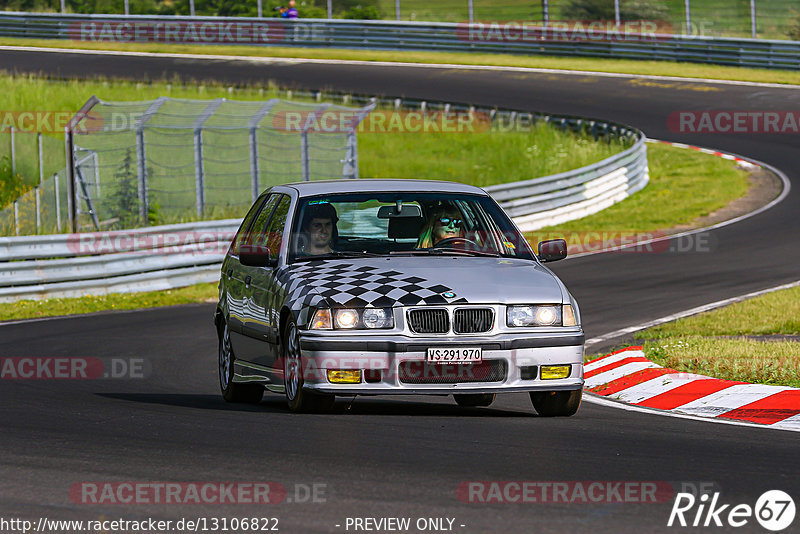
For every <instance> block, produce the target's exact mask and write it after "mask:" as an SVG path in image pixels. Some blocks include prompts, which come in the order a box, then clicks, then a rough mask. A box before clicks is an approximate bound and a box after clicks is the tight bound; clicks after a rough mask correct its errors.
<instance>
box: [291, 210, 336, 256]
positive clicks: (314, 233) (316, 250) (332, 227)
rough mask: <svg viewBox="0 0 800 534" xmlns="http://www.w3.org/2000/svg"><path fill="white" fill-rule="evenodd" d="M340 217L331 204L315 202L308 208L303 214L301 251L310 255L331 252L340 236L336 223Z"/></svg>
mask: <svg viewBox="0 0 800 534" xmlns="http://www.w3.org/2000/svg"><path fill="white" fill-rule="evenodd" d="M338 221H339V217H338V215H337V214H336V208H334V207H333V206H332V205H330V204H327V203H325V204H314V205H311V206H308V208H306V212H305V214H304V216H303V224H302V225H300V231H301V232H302V237H303V239H302V241H301V247H300V249H301V253H302V254H307V255H310V256H316V255H319V254H330V253H331V252H333V244H334V243H335V242H336V238H337V237H338V236H339V232H338V230H337V228H336V223H337V222H338Z"/></svg>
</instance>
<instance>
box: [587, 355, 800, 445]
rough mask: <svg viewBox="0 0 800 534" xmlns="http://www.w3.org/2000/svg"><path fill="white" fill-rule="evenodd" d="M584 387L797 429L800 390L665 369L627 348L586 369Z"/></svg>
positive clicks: (649, 404) (633, 400) (635, 401)
mask: <svg viewBox="0 0 800 534" xmlns="http://www.w3.org/2000/svg"><path fill="white" fill-rule="evenodd" d="M584 380H585V383H584V388H585V389H586V390H588V391H590V392H592V393H594V394H596V395H600V396H602V397H606V398H609V399H615V400H620V401H623V402H626V403H628V404H632V405H635V406H641V407H644V408H653V409H658V410H666V411H671V412H675V413H680V414H686V415H692V416H699V417H711V418H719V419H727V420H733V421H746V422H751V423H758V424H762V425H768V426H770V427H774V428H782V429H786V430H796V431H800V389H796V388H790V387H787V386H767V385H763V384H748V383H745V382H734V381H730V380H720V379H717V378H712V377H710V376H704V375H698V374H693V373H683V372H680V371H676V370H675V369H667V368H664V367H661V366H660V365H658V364H656V363H653V362H651V361H650V360H648V359H647V358H646V357H645V355H644V352H643V351H642V347H628V348H626V349H622V350H619V351H616V352H612V353H611V354H608V355H606V356H603V357H601V358H597V359H596V360H593V361H591V362H589V363H587V364H586V365H585V366H584Z"/></svg>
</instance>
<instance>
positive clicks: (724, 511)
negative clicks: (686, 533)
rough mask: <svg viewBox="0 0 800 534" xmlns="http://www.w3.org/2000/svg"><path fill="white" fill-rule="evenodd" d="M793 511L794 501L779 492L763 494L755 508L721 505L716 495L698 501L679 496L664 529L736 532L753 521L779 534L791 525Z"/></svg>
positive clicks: (741, 505)
mask: <svg viewBox="0 0 800 534" xmlns="http://www.w3.org/2000/svg"><path fill="white" fill-rule="evenodd" d="M795 511H796V510H795V504H794V500H793V499H792V498H791V497H790V496H789V494H788V493H786V492H784V491H781V490H770V491H767V492H765V493H763V494H762V495H761V496H760V497H759V498H758V500H757V501H756V504H755V506H750V505H749V504H736V505H732V504H723V503H722V502H721V501H720V493H719V492H716V493H714V494H713V495H711V496H709V495H708V494H707V493H703V494H702V495H700V496H699V497H696V496H695V495H693V494H692V493H678V494H677V495H676V497H675V502H674V503H673V505H672V511H671V512H670V514H669V521H667V526H668V527H671V526H673V525H674V526H681V527H687V526H688V527H710V526H717V527H722V526H727V527H733V528H739V527H743V526H745V525H748V524H751V521H752V519H753V518H755V520H756V521H757V522H758V524H760V525H761V526H762V527H763V528H765V529H767V530H770V531H772V532H780V531H782V530H785V529H787V528H789V526H790V525H791V524H792V522H793V521H794V516H795Z"/></svg>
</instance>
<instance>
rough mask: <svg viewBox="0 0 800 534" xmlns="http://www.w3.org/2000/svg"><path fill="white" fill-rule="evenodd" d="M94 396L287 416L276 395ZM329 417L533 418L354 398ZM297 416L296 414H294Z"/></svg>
mask: <svg viewBox="0 0 800 534" xmlns="http://www.w3.org/2000/svg"><path fill="white" fill-rule="evenodd" d="M96 395H97V396H98V397H104V398H107V399H116V400H123V401H130V402H139V403H145V404H161V405H164V406H176V407H179V408H199V409H202V410H219V411H233V412H266V413H290V412H289V408H288V406H287V405H286V401H285V400H284V399H283V398H282V397H279V396H277V395H275V396H271V395H268V396H265V397H264V400H263V401H261V403H260V404H258V405H250V404H231V403H227V402H225V401H224V400H222V398H221V397H220V396H219V395H202V394H188V393H96ZM331 413H332V414H333V415H351V416H352V415H354V416H363V415H380V416H411V415H413V416H434V417H520V418H529V417H536V414H535V413H534V412H533V410H531V411H530V412H525V411H511V410H504V409H500V408H465V407H461V406H456V405H452V406H451V405H448V404H441V403H433V402H416V401H407V400H386V399H374V398H370V399H369V400H367V399H365V398H361V397H358V398H356V399H355V400H354V401H353V402H350V399H349V398H347V397H344V398H339V399H337V401H336V405H335V407H334V409H333V412H331ZM298 415H299V414H298Z"/></svg>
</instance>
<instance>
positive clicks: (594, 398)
mask: <svg viewBox="0 0 800 534" xmlns="http://www.w3.org/2000/svg"><path fill="white" fill-rule="evenodd" d="M587 393H588V395H587ZM583 400H585V401H586V402H588V403H591V404H597V405H598V406H605V407H609V408H617V409H620V410H627V411H630V412H639V413H648V414H652V415H661V416H664V417H675V418H678V419H689V420H691V421H701V422H704V423H718V424H721V425H733V426H744V427H750V428H763V429H766V430H782V431H784V432H800V429H795V428H786V427H779V426H772V425H761V424H758V423H748V422H746V421H736V420H733V419H720V418H719V417H701V416H698V415H687V414H680V413H675V412H670V411H665V410H657V409H655V408H645V407H643V406H636V405H634V404H627V403H624V402H620V401H613V400H611V399H606V398H604V397H600V396H599V395H595V394H594V393H589V392H587V391H584V395H583Z"/></svg>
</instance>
